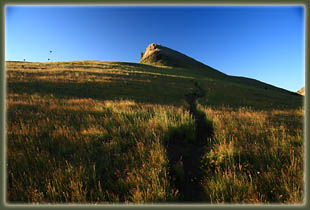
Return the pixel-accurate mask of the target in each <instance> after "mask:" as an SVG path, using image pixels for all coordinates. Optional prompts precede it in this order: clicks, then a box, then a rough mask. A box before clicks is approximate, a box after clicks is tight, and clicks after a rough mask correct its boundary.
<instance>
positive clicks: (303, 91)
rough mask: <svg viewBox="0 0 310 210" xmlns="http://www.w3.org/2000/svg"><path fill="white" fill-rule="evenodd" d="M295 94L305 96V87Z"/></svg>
mask: <svg viewBox="0 0 310 210" xmlns="http://www.w3.org/2000/svg"><path fill="white" fill-rule="evenodd" d="M297 93H298V94H300V95H303V96H304V95H305V87H303V88H301V89H300V90H298V91H297Z"/></svg>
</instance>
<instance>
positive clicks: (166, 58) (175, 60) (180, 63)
mask: <svg viewBox="0 0 310 210" xmlns="http://www.w3.org/2000/svg"><path fill="white" fill-rule="evenodd" d="M140 63H144V64H154V65H164V66H171V67H183V68H193V67H195V68H206V67H208V66H207V65H205V64H203V63H201V62H199V61H196V60H195V59H193V58H191V57H188V56H187V55H184V54H182V53H180V52H177V51H175V50H172V49H170V48H168V47H164V46H162V45H159V44H155V43H152V44H150V45H149V46H148V47H147V48H146V49H145V52H144V53H143V56H142V57H141V59H140ZM209 68H210V67H209Z"/></svg>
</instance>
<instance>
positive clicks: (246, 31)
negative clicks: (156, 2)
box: [5, 6, 305, 91]
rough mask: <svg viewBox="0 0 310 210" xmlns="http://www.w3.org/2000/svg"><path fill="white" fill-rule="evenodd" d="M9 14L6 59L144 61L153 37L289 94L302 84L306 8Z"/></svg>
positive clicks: (13, 9)
mask: <svg viewBox="0 0 310 210" xmlns="http://www.w3.org/2000/svg"><path fill="white" fill-rule="evenodd" d="M5 12H6V13H5V59H6V60H16V61H22V60H23V59H26V61H48V59H51V61H73V60H99V61H129V62H139V59H140V53H141V52H142V51H144V50H145V48H146V47H147V46H148V45H149V44H150V43H153V42H154V43H158V44H161V45H164V46H166V47H169V48H172V49H174V50H177V51H179V52H182V53H184V54H186V55H188V56H190V57H192V58H194V59H196V60H198V61H200V62H202V63H205V64H207V65H209V66H211V67H213V68H216V69H218V70H220V71H222V72H224V73H226V74H229V75H234V76H244V77H249V78H253V79H257V80H260V81H262V82H266V83H269V84H272V85H275V86H277V87H281V88H285V89H288V90H291V91H297V90H299V89H300V88H301V87H303V86H304V62H305V61H304V39H305V36H304V27H305V26H304V7H303V6H162V7H159V6H156V7H155V6H6V9H5ZM50 50H52V53H50V52H49V51H50Z"/></svg>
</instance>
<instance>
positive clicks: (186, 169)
mask: <svg viewBox="0 0 310 210" xmlns="http://www.w3.org/2000/svg"><path fill="white" fill-rule="evenodd" d="M199 91H201V92H200V93H199ZM199 91H198V93H192V94H187V95H186V101H187V102H188V104H189V106H190V107H189V109H190V114H191V115H192V117H193V119H194V122H195V124H194V125H193V124H187V125H182V126H181V127H178V128H171V129H170V130H169V131H168V135H167V144H166V148H167V155H168V159H169V167H170V176H171V182H172V184H173V185H174V186H175V188H177V189H178V190H179V193H180V200H181V201H185V202H199V201H203V195H204V194H203V191H204V190H203V188H202V185H201V180H202V175H203V174H202V170H201V159H202V156H203V154H205V153H206V151H208V150H209V149H210V148H211V143H212V138H213V135H214V131H213V124H212V122H211V121H209V120H208V119H207V117H206V115H205V113H204V112H203V111H200V110H197V104H196V99H197V98H199V97H203V95H204V91H202V90H201V89H200V90H199Z"/></svg>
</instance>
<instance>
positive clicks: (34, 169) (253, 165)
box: [6, 61, 304, 204]
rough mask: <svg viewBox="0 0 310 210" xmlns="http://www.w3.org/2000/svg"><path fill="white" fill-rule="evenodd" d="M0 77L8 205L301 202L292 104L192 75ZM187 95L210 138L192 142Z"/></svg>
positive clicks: (292, 98) (299, 117)
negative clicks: (3, 93) (200, 93)
mask: <svg viewBox="0 0 310 210" xmlns="http://www.w3.org/2000/svg"><path fill="white" fill-rule="evenodd" d="M6 69H7V72H6V75H7V101H6V104H7V145H8V148H7V162H8V170H7V176H8V183H7V195H8V196H7V198H8V202H10V203H16V202H18V203H20V202H26V203H64V202H78V203H89V202H91V203H100V204H101V203H111V202H112V203H115V202H125V203H131V202H134V203H154V202H155V203H157V202H206V203H213V204H214V203H279V202H280V203H298V204H299V203H302V202H303V200H304V188H303V186H304V177H303V162H304V161H303V150H304V147H303V117H304V116H303V108H302V96H299V95H295V94H292V93H291V92H287V91H284V90H282V89H279V88H276V87H273V86H270V85H267V84H264V83H260V82H258V81H255V80H251V79H245V78H236V77H229V76H227V75H224V76H218V75H212V74H210V73H209V72H208V71H203V70H201V69H182V68H172V67H165V66H161V67H158V66H152V65H144V64H135V63H124V62H97V61H76V62H53V63H52V62H50V63H28V62H7V63H6ZM195 84H198V86H199V87H201V89H203V90H204V91H205V94H204V95H203V97H200V98H199V99H198V103H197V104H198V105H197V107H196V108H197V110H198V111H197V112H199V113H200V114H201V115H202V116H204V117H203V118H202V121H203V122H202V124H207V125H209V126H210V128H211V129H212V135H211V133H210V135H207V136H208V137H206V138H205V139H203V140H200V138H199V135H200V136H201V134H205V133H203V132H204V131H203V129H202V130H201V127H200V126H199V125H201V124H198V123H197V121H198V120H197V118H195V117H193V115H192V114H191V112H190V110H189V108H190V107H189V104H187V100H186V97H185V95H186V94H187V95H188V94H189V93H191V94H194V93H197V86H195ZM201 132H202V133H201ZM210 132H211V131H210ZM202 136H203V135H202Z"/></svg>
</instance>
